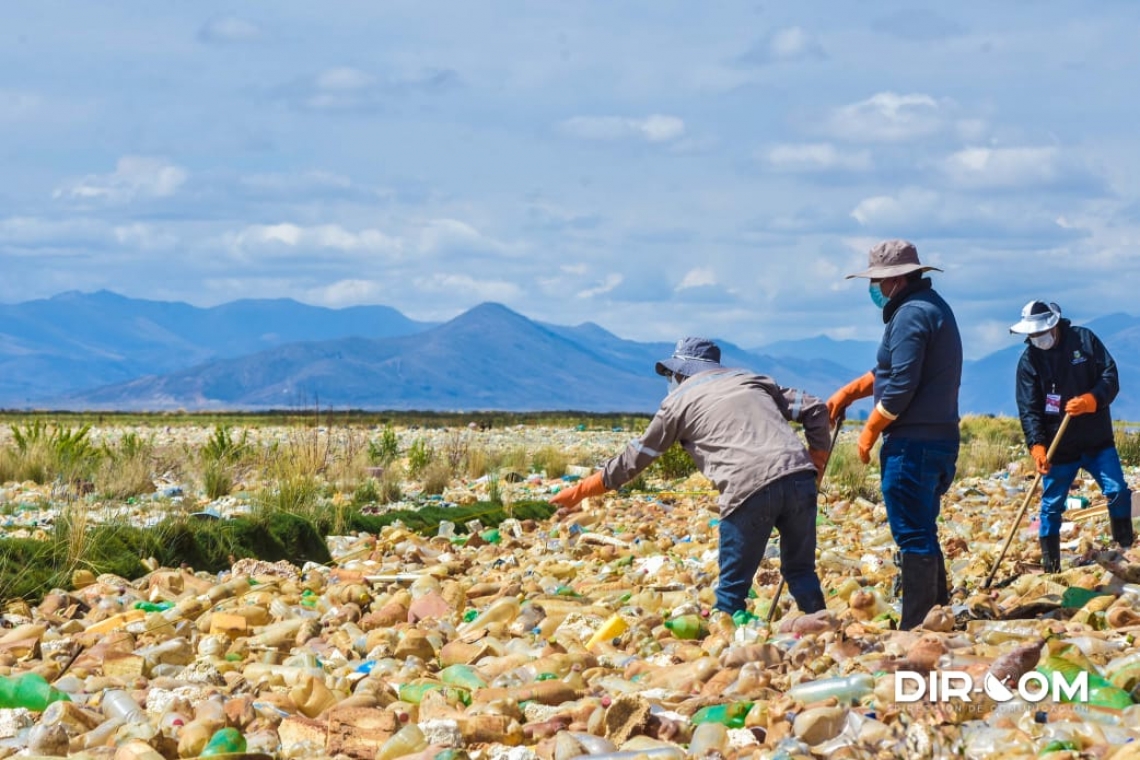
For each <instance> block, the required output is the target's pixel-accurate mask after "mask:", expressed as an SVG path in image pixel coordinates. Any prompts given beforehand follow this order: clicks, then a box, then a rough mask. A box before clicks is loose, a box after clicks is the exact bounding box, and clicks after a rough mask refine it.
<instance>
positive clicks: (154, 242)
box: [111, 222, 178, 250]
mask: <svg viewBox="0 0 1140 760" xmlns="http://www.w3.org/2000/svg"><path fill="white" fill-rule="evenodd" d="M111 234H112V235H113V236H114V238H115V242H116V243H119V244H120V245H125V246H130V247H132V248H141V249H143V250H158V249H163V248H172V247H174V246H175V245H177V244H178V238H177V237H175V236H174V235H172V234H170V233H169V232H167V231H165V230H162V229H159V228H158V227H155V226H154V225H152V224H142V223H139V222H136V223H134V224H125V225H119V226H117V227H115V228H114V229H113V230H111Z"/></svg>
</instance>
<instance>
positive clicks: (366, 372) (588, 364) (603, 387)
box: [66, 303, 841, 412]
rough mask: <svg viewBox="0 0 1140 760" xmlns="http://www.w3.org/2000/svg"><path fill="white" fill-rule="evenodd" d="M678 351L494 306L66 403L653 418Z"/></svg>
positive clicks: (811, 364)
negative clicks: (385, 334)
mask: <svg viewBox="0 0 1140 760" xmlns="http://www.w3.org/2000/svg"><path fill="white" fill-rule="evenodd" d="M672 348H673V345H672V344H671V343H668V344H646V343H636V342H634V341H626V340H623V339H621V338H618V337H617V336H615V335H613V334H612V333H609V332H607V331H605V330H603V329H602V328H600V327H598V326H597V325H589V324H587V325H581V326H578V327H573V328H568V327H554V326H546V325H541V324H538V323H536V322H532V321H531V320H529V319H527V318H526V317H524V316H522V315H521V314H518V313H516V312H514V311H511V310H510V309H508V308H506V307H505V306H502V305H499V304H493V303H486V304H482V305H480V306H477V307H475V308H473V309H471V310H470V311H467V312H465V313H463V314H461V315H459V316H458V317H456V318H455V319H453V320H451V321H450V322H447V323H445V324H443V325H440V326H438V327H435V328H432V329H429V330H425V331H423V332H421V333H417V334H415V335H411V336H402V337H395V338H384V339H378V340H366V339H359V338H352V339H341V340H333V341H321V342H302V343H295V344H291V345H287V346H282V347H279V348H275V349H270V350H267V351H261V352H258V353H255V354H251V355H248V356H243V357H239V358H235V359H223V360H216V361H212V362H208V363H205V364H201V365H198V366H195V367H193V368H190V369H186V370H181V371H178V372H173V373H170V374H166V375H162V376H152V377H145V378H140V379H137V380H134V381H131V382H128V383H122V384H116V385H112V386H108V387H104V388H99V389H96V390H94V391H90V392H86V393H82V394H76V395H74V396H72V397H71V398H69V399H66V402H67V403H66V405H67V406H77V407H86V408H115V409H137V408H143V409H166V408H173V407H185V408H248V409H255V408H268V407H281V406H288V405H292V404H295V403H297V402H305V401H311V400H313V399H319V400H320V403H321V404H324V405H332V406H342V407H353V408H361V409H421V410H431V409H436V410H463V409H470V410H475V409H481V410H482V409H488V410H490V409H502V410H517V411H528V410H551V409H573V410H580V411H631V412H636V411H644V412H648V411H652V410H653V409H656V407H657V406H658V405H659V404H660V401H661V399H662V398H663V397H664V395H665V390H666V382H665V379H664V378H661V377H659V376H658V375H656V374H655V372H654V370H653V366H654V363H655V362H656V361H657V360H658V359H661V358H664V357H666V356H668V355H669V354H670V353H671V351H672ZM722 348H723V350H724V355H723V359H722V360H723V362H724V363H725V364H729V365H733V366H744V367H749V368H752V369H755V370H757V371H761V372H765V373H768V374H771V375H773V376H774V377H775V378H776V379H777V380H778V381H780V382H781V383H783V384H785V385H791V386H796V387H808V385H809V384H811V385H815V386H818V387H820V388H824V387H829V386H830V384H831V378H832V377H833V375H834V373H835V372H836V371H837V369H841V368H837V367H836V366H835V365H831V364H829V363H828V362H826V361H823V360H810V361H799V360H796V359H788V358H785V359H779V360H776V359H771V358H768V357H759V356H755V355H753V354H749V353H748V352H745V351H742V350H740V349H739V348H737V347H736V346H733V345H732V344H727V343H726V344H723V345H722Z"/></svg>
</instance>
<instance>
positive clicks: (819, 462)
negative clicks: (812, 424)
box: [808, 449, 831, 486]
mask: <svg viewBox="0 0 1140 760" xmlns="http://www.w3.org/2000/svg"><path fill="white" fill-rule="evenodd" d="M808 456H809V457H811V463H812V464H814V465H815V472H816V475H815V484H816V486H819V484H820V481H822V480H823V472H824V470H826V469H827V460H828V459H830V458H831V452H830V451H828V450H827V449H808Z"/></svg>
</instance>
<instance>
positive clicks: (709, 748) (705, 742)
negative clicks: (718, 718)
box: [689, 723, 728, 758]
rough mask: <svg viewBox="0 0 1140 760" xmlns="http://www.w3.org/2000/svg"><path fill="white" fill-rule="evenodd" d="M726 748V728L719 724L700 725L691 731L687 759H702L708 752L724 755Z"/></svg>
mask: <svg viewBox="0 0 1140 760" xmlns="http://www.w3.org/2000/svg"><path fill="white" fill-rule="evenodd" d="M727 747H728V728H727V727H726V726H725V725H724V724H721V723H702V724H700V725H699V726H697V727H696V729H695V730H694V731H693V738H692V740H691V741H690V742H689V757H697V758H700V757H704V756H705V755H707V754H709V753H710V752H715V753H716V755H717V756H718V757H719V756H722V755H724V751H725V749H726V748H727Z"/></svg>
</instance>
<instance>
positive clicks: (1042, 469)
mask: <svg viewBox="0 0 1140 760" xmlns="http://www.w3.org/2000/svg"><path fill="white" fill-rule="evenodd" d="M1029 455H1030V456H1032V457H1033V461H1034V463H1036V465H1037V472H1039V473H1041V474H1042V475H1044V474H1045V473H1047V472H1049V456H1048V455H1047V454H1046V453H1045V447H1044V446H1042V445H1041V444H1040V443H1035V444H1033V445H1032V446H1030V447H1029Z"/></svg>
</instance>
